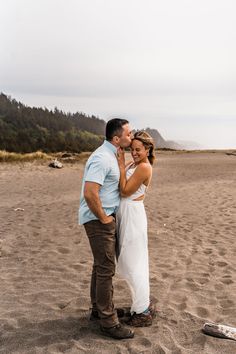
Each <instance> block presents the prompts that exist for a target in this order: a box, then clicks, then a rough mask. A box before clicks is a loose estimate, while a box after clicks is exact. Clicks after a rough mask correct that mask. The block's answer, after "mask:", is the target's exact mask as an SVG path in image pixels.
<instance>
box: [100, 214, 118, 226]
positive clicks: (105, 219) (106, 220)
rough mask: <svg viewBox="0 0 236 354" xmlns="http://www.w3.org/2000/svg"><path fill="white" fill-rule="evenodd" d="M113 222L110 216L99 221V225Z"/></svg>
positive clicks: (112, 217)
mask: <svg viewBox="0 0 236 354" xmlns="http://www.w3.org/2000/svg"><path fill="white" fill-rule="evenodd" d="M114 220H115V218H114V216H112V215H109V216H106V217H105V218H103V219H100V221H101V223H102V224H104V225H105V224H109V223H111V222H112V221H114Z"/></svg>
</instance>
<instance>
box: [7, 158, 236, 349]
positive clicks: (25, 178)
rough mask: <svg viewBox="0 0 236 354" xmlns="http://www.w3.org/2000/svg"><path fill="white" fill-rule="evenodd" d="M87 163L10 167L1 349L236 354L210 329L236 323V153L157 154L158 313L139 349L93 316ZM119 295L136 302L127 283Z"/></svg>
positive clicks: (153, 269)
mask: <svg viewBox="0 0 236 354" xmlns="http://www.w3.org/2000/svg"><path fill="white" fill-rule="evenodd" d="M83 167H84V166H83V165H82V164H76V165H66V166H65V167H64V168H63V169H61V170H56V169H50V168H49V167H47V165H42V164H41V165H40V164H39V163H27V164H24V165H17V164H1V165H0V215H1V228H0V241H1V243H0V263H1V273H0V284H1V286H0V353H27V354H28V353H94V354H95V353H96V354H97V353H109V354H111V353H122V354H123V353H132V354H136V353H160V354H164V353H166V354H169V353H171V354H181V353H184V354H185V353H186V354H187V353H188V354H200V353H204V354H217V353H219V354H223V353H225V354H233V353H236V342H235V341H230V340H225V339H219V338H214V337H209V336H206V335H204V334H203V333H202V332H201V328H202V326H203V324H204V323H205V322H206V321H210V322H220V323H223V324H228V325H231V326H234V327H236V275H235V274H236V273H235V270H236V244H235V235H236V157H235V156H234V155H226V154H225V153H224V152H216V153H210V152H209V153H173V152H163V153H159V154H158V162H157V164H156V165H155V168H154V178H153V182H152V186H151V188H150V190H149V192H148V195H147V198H146V200H145V205H146V210H147V215H148V220H149V250H150V277H151V293H152V296H153V298H154V299H155V301H156V303H157V308H158V314H157V317H156V319H155V320H154V323H153V326H152V327H149V328H140V329H135V333H136V336H135V338H134V339H132V340H128V341H115V340H113V339H109V338H106V337H102V336H101V335H100V332H99V328H98V324H97V323H95V322H93V323H90V322H89V320H88V308H89V306H90V303H89V283H90V270H91V266H92V257H91V254H90V250H89V246H88V241H87V238H86V236H85V233H84V230H83V227H80V226H78V225H77V208H78V204H79V195H80V188H81V179H82V174H83ZM17 208H20V209H18V210H17ZM21 209H24V210H21ZM114 287H115V305H116V306H129V304H130V294H129V290H128V287H127V285H126V283H125V282H124V281H123V280H122V279H119V278H118V277H115V280H114Z"/></svg>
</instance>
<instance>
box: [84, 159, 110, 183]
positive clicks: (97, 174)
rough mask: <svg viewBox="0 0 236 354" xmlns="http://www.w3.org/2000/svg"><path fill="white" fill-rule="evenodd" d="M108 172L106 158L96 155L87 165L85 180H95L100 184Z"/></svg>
mask: <svg viewBox="0 0 236 354" xmlns="http://www.w3.org/2000/svg"><path fill="white" fill-rule="evenodd" d="M108 172H109V161H108V159H107V158H106V157H105V156H96V157H94V158H93V159H92V160H91V161H90V163H89V165H88V169H87V173H86V176H85V182H95V183H98V184H100V185H101V186H102V185H103V183H104V180H105V178H106V176H107V174H108Z"/></svg>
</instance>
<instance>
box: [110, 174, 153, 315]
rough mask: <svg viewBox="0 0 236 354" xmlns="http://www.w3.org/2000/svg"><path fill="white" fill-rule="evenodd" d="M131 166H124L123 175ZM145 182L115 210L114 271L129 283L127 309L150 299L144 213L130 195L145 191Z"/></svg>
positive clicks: (140, 309) (139, 306) (146, 303)
mask: <svg viewBox="0 0 236 354" xmlns="http://www.w3.org/2000/svg"><path fill="white" fill-rule="evenodd" d="M134 171H135V168H128V169H127V170H126V176H127V179H128V178H129V177H130V176H131V175H132V174H133V172H134ZM145 190H146V186H145V185H144V184H142V185H141V186H140V188H139V189H138V190H137V191H136V192H135V193H134V194H132V195H131V196H129V197H127V198H121V202H120V207H119V210H118V212H117V234H118V242H119V256H118V260H117V273H118V274H119V275H120V276H121V277H122V278H124V279H125V280H126V281H127V283H128V284H129V286H130V289H131V295H132V306H131V313H132V312H136V313H141V312H143V311H145V310H146V309H147V308H148V306H149V302H150V290H149V262H148V237H147V217H146V212H145V208H144V204H143V201H142V200H141V201H134V200H133V199H136V198H138V197H139V196H141V195H143V194H145Z"/></svg>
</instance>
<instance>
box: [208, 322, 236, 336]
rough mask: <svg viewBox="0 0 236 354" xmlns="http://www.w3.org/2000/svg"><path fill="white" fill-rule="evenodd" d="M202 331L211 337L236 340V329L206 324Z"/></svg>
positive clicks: (216, 324)
mask: <svg viewBox="0 0 236 354" xmlns="http://www.w3.org/2000/svg"><path fill="white" fill-rule="evenodd" d="M202 330H203V332H204V333H205V334H209V335H210V336H214V337H219V338H228V339H233V340H236V327H230V326H226V325H223V324H218V323H205V324H204V326H203V328H202Z"/></svg>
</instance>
